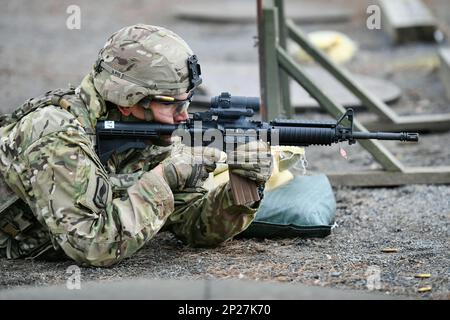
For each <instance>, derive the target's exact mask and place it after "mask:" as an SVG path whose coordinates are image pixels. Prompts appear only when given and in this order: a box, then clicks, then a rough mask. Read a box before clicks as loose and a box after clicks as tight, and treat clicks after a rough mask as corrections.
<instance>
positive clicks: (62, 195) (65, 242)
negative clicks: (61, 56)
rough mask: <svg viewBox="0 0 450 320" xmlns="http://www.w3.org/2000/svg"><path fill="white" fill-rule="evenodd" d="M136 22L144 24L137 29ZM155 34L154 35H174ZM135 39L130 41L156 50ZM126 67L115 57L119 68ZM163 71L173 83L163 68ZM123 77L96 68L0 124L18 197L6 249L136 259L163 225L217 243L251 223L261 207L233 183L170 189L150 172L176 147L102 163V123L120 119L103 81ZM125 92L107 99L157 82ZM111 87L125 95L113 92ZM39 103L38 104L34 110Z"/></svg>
mask: <svg viewBox="0 0 450 320" xmlns="http://www.w3.org/2000/svg"><path fill="white" fill-rule="evenodd" d="M139 27H141V28H144V29H145V27H146V26H139V25H138V26H137V27H136V26H135V27H134V28H135V29H136V28H137V29H139ZM151 28H153V27H151ZM155 28H156V27H155ZM147 30H149V29H148V26H147ZM158 30H159V31H158ZM125 31H127V29H125ZM153 31H156V32H153V33H152V34H154V35H155V37H160V38H161V37H162V38H164V37H174V36H173V34H171V33H168V32H167V31H161V30H160V29H155V30H153ZM135 40H136V41H134V42H130V45H134V46H138V50H141V51H142V52H141V53H142V55H144V54H145V55H147V56H148V55H151V54H150V53H149V51H150V50H147V51H144V50H143V49H139V45H140V44H142V43H140V42H139V41H140V40H139V39H135ZM150 42H151V41H150ZM147 44H148V43H147ZM105 48H107V45H106V46H105ZM103 50H105V49H103ZM158 50H161V48H159V49H158ZM152 54H157V53H155V52H154V51H153V52H152ZM157 61H158V59H157ZM159 61H160V60H159ZM110 62H112V60H110ZM114 63H116V61H114ZM121 63H122V64H124V62H123V61H120V60H119V61H117V65H116V67H120V64H121ZM125 67H126V66H125ZM182 68H184V66H181V65H180V66H179V70H181V69H182ZM161 70H162V69H161ZM184 73H186V72H184ZM179 74H182V72H181V71H180V72H179ZM135 76H136V77H137V78H138V77H141V78H143V75H139V74H135ZM158 76H160V77H161V78H162V79H163V80H164V79H167V78H169V79H170V77H167V75H166V74H164V73H160V74H156V75H155V77H158ZM169 76H170V75H169ZM172 78H173V76H172ZM123 81H125V80H122V79H119V78H118V77H113V76H110V77H107V76H106V75H104V74H102V72H99V71H98V69H97V71H96V70H94V71H93V72H92V73H91V74H89V75H87V76H86V77H85V78H84V79H83V81H82V83H81V85H80V86H79V87H78V88H77V89H76V90H75V92H70V91H68V92H63V91H56V92H49V93H47V94H46V95H44V96H43V97H40V98H36V99H32V100H29V101H27V102H26V103H25V105H24V106H22V108H21V109H19V111H18V112H16V114H15V116H13V120H14V121H12V123H11V124H9V125H6V126H3V127H1V128H0V136H1V140H0V171H1V172H2V173H3V176H4V181H6V183H7V185H8V186H9V187H10V188H11V189H12V190H13V191H14V193H15V194H16V195H18V196H19V197H20V199H21V200H20V201H18V202H16V203H15V204H14V205H13V206H12V207H10V208H8V209H6V211H4V212H2V213H1V216H0V255H5V256H7V257H8V258H17V257H36V256H39V255H41V254H43V253H46V254H47V253H49V252H54V250H60V251H61V250H62V251H63V252H64V254H65V255H67V256H68V257H70V258H72V259H73V260H75V261H76V262H77V263H79V264H83V265H93V266H110V265H113V264H115V263H117V262H119V261H121V260H122V259H124V258H126V257H130V256H131V255H132V254H133V253H135V252H136V251H137V250H139V249H140V248H141V247H142V246H143V245H144V244H145V243H146V242H147V241H149V240H150V239H151V238H152V237H154V236H155V234H156V233H157V232H158V231H160V230H169V231H171V232H173V233H174V234H175V235H176V236H177V237H179V238H180V239H182V240H183V241H185V242H186V243H187V244H189V245H191V246H215V245H217V244H219V243H221V242H223V241H225V240H227V239H229V238H231V237H233V236H234V235H236V234H238V233H240V232H241V231H243V230H244V229H245V228H246V227H247V226H248V225H249V224H250V222H251V221H252V220H253V218H254V215H255V213H256V208H257V206H258V203H255V204H254V205H253V206H252V207H249V206H237V205H234V204H233V201H232V198H231V195H230V190H229V189H230V188H229V185H228V183H225V184H222V185H220V186H218V187H217V188H214V189H212V190H210V191H207V190H206V189H203V188H201V187H199V188H195V189H185V190H183V191H180V192H174V191H172V190H171V189H170V188H169V186H168V184H167V182H166V181H165V179H164V178H162V177H161V176H160V175H158V174H156V173H154V172H153V171H152V169H153V168H154V167H155V166H157V165H158V164H159V163H160V162H161V161H162V160H164V159H166V158H167V157H171V156H173V153H174V152H176V151H174V150H176V149H177V148H174V146H165V147H162V146H158V145H149V146H148V147H147V148H146V149H143V150H133V149H132V150H128V151H126V152H123V153H121V154H114V155H113V156H112V157H111V158H110V160H109V161H108V163H107V165H106V166H103V165H102V164H101V163H100V161H99V159H98V157H97V155H96V153H95V125H96V122H97V120H98V119H114V120H119V118H120V117H121V115H119V114H118V113H117V112H116V111H117V108H115V106H112V105H111V106H110V103H109V102H106V101H105V100H106V99H104V96H105V92H104V91H105V87H107V88H113V87H114V86H116V85H122V86H126V85H127V84H126V83H124V82H123ZM183 81H185V79H184V80H183V79H181V82H183ZM95 82H97V84H95ZM178 82H180V81H178ZM170 85H171V84H170V83H169V82H167V87H168V88H169V87H175V88H176V84H175V83H173V84H172V86H170ZM128 88H129V89H130V90H129V92H128V94H125V95H124V94H122V95H120V96H116V97H113V98H111V97H108V100H107V101H115V100H116V101H117V99H119V100H121V101H122V102H125V101H128V104H123V105H132V104H133V103H136V101H137V100H139V99H141V98H142V97H144V96H146V95H149V94H152V90H153V89H152V86H151V85H149V86H148V87H143V88H140V89H139V88H138V89H136V86H134V87H133V86H129V84H128ZM180 88H181V86H180V87H178V88H176V89H174V90H171V89H170V90H169V89H168V90H169V92H167V94H177V93H180V92H182V91H180V90H181V89H180ZM184 91H185V90H184ZM99 92H102V94H100V93H99ZM114 92H116V93H117V92H121V91H120V90H114V89H112V90H110V94H114ZM55 94H56V96H55ZM55 97H56V98H55ZM36 105H39V106H40V107H39V108H37V109H36V110H33V106H36ZM27 108H28V109H30V110H27ZM24 110H25V111H24ZM122 120H127V119H122Z"/></svg>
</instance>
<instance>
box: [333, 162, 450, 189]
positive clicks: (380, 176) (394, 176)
mask: <svg viewBox="0 0 450 320" xmlns="http://www.w3.org/2000/svg"><path fill="white" fill-rule="evenodd" d="M326 175H327V176H328V178H329V179H330V182H331V184H332V185H333V186H354V187H384V186H400V185H407V184H450V167H437V168H436V167H434V168H428V167H404V168H403V172H387V171H374V170H372V171H358V172H328V173H326Z"/></svg>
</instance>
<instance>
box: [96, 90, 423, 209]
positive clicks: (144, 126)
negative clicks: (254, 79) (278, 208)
mask: <svg viewBox="0 0 450 320" xmlns="http://www.w3.org/2000/svg"><path fill="white" fill-rule="evenodd" d="M259 107H260V103H259V98H256V97H238V96H234V97H232V96H231V95H230V94H229V93H227V92H223V93H221V95H220V96H216V97H213V98H212V99H211V106H210V108H209V110H208V111H204V112H196V113H193V114H191V117H190V119H189V120H187V121H186V122H184V123H180V124H160V123H150V122H119V121H106V120H105V121H98V122H97V127H96V131H97V133H96V134H97V153H98V156H99V158H100V161H101V162H102V163H103V164H105V163H106V162H107V160H108V159H109V157H110V156H111V155H112V154H113V153H120V152H124V151H126V150H128V149H131V148H135V149H143V148H145V147H147V146H148V144H149V141H151V140H152V139H155V138H159V137H160V136H162V135H172V134H175V135H178V136H181V137H182V142H183V143H185V144H188V145H190V146H197V145H203V146H205V145H209V146H212V147H216V148H218V149H220V150H225V149H224V148H223V146H224V144H225V145H226V149H227V150H226V151H232V150H230V147H231V148H234V147H235V146H236V145H237V144H242V143H246V142H248V141H250V140H255V139H262V140H264V141H266V142H269V143H270V144H271V145H286V146H309V145H332V144H334V143H338V142H343V141H348V143H349V144H354V143H355V142H356V140H360V139H377V140H399V141H418V140H419V134H418V133H409V132H400V133H393V132H354V131H353V116H354V112H353V109H347V110H346V112H345V113H344V114H343V115H342V116H341V117H340V118H339V119H338V120H337V121H304V120H279V119H275V120H273V121H270V122H262V121H254V120H249V118H250V117H252V116H253V115H254V114H255V112H256V111H259ZM230 181H231V186H232V192H233V196H234V200H235V202H236V203H238V204H247V203H250V202H254V201H256V200H259V195H258V192H257V188H256V186H255V185H254V184H252V182H251V181H247V180H245V179H243V178H240V177H239V176H236V175H230Z"/></svg>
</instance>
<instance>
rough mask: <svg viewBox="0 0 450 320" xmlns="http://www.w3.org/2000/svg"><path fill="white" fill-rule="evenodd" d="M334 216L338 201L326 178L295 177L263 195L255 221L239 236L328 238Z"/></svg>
mask: <svg viewBox="0 0 450 320" xmlns="http://www.w3.org/2000/svg"><path fill="white" fill-rule="evenodd" d="M335 214H336V199H335V197H334V194H333V189H332V188H331V185H330V182H329V180H328V178H327V176H326V175H323V174H322V175H312V176H296V177H295V178H294V179H293V180H292V181H291V182H289V183H288V184H285V185H283V186H280V187H278V188H276V189H273V190H271V191H267V192H265V193H264V199H263V200H262V203H261V206H260V208H259V210H258V212H257V214H256V218H255V220H254V221H253V222H252V223H251V224H250V226H249V227H248V228H247V229H246V230H245V231H244V232H243V233H241V234H240V236H241V237H249V238H253V237H254V238H274V237H282V238H286V237H325V236H327V235H329V234H330V232H331V227H332V226H333V224H334V219H335Z"/></svg>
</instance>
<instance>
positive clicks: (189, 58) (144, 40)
mask: <svg viewBox="0 0 450 320" xmlns="http://www.w3.org/2000/svg"><path fill="white" fill-rule="evenodd" d="M93 78H94V86H95V88H96V89H97V91H98V92H99V93H100V95H101V96H102V97H103V99H105V100H107V101H110V102H112V103H115V104H117V105H120V106H132V105H134V104H136V103H137V102H139V101H140V100H141V99H143V98H145V97H147V96H151V95H169V96H173V95H178V94H181V93H184V92H188V91H190V90H192V89H193V88H195V87H197V86H198V85H199V84H200V83H201V78H200V65H199V64H197V57H196V56H195V55H193V53H192V50H191V48H189V46H188V45H187V43H186V42H185V41H184V40H183V39H181V38H180V37H179V36H178V35H177V34H175V33H174V32H172V31H170V30H168V29H165V28H163V27H158V26H151V25H145V24H137V25H133V26H129V27H125V28H122V29H120V30H119V31H117V32H116V33H114V34H113V35H112V36H111V37H110V38H109V39H108V41H107V42H106V44H105V46H104V47H103V49H101V50H100V52H99V57H98V60H97V62H96V63H95V65H94V70H93Z"/></svg>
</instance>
